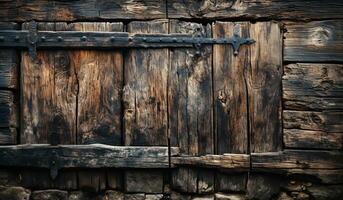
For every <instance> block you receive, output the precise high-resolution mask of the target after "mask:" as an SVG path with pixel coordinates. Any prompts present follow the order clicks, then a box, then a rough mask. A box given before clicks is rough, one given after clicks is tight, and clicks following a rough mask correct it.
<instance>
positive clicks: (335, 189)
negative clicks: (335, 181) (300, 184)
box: [308, 185, 343, 200]
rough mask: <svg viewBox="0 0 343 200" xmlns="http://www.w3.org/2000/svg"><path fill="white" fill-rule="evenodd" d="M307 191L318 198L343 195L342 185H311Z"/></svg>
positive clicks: (331, 197) (337, 197)
mask: <svg viewBox="0 0 343 200" xmlns="http://www.w3.org/2000/svg"><path fill="white" fill-rule="evenodd" d="M308 191H309V193H310V194H311V196H312V197H313V198H315V199H318V200H327V199H340V198H342V196H343V185H330V186H313V187H309V188H308Z"/></svg>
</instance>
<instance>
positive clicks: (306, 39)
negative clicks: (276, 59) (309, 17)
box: [284, 2, 343, 62]
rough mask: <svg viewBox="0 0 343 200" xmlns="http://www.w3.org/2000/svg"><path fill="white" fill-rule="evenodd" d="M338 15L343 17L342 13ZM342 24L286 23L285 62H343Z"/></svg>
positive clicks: (332, 21)
mask: <svg viewBox="0 0 343 200" xmlns="http://www.w3.org/2000/svg"><path fill="white" fill-rule="evenodd" d="M301 4H303V2H301ZM322 9H323V8H322ZM338 13H340V15H341V16H343V15H342V14H341V13H342V11H339V12H338ZM342 24H343V21H341V20H328V21H314V22H308V23H299V22H289V23H286V25H285V29H286V30H287V31H286V33H285V40H284V60H285V61H292V62H295V61H298V62H333V61H337V62H342V61H343V25H342Z"/></svg>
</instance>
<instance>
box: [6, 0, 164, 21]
mask: <svg viewBox="0 0 343 200" xmlns="http://www.w3.org/2000/svg"><path fill="white" fill-rule="evenodd" d="M165 7H166V5H165V1H156V0H144V1H131V0H120V1H117V0H110V1H97V0H86V1H44V0H34V1H21V2H16V1H2V2H1V7H0V13H1V14H0V21H29V20H32V19H34V20H39V21H75V20H99V19H154V18H165V17H166V10H165Z"/></svg>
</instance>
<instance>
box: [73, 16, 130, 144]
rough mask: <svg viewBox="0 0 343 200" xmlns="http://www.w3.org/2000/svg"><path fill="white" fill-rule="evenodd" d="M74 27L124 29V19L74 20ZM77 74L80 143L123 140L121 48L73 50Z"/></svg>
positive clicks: (89, 29) (110, 142) (115, 30)
mask: <svg viewBox="0 0 343 200" xmlns="http://www.w3.org/2000/svg"><path fill="white" fill-rule="evenodd" d="M68 30H71V31H102V32H106V31H112V32H120V31H123V24H122V23H104V22H99V23H93V22H92V23H86V22H83V23H72V24H69V25H68ZM70 57H71V62H72V63H73V65H74V66H75V74H76V78H77V84H76V87H77V88H78V89H77V111H75V112H77V113H76V114H77V118H76V119H77V138H78V140H77V142H78V144H89V143H102V144H110V145H121V144H122V135H121V133H122V130H121V115H122V107H121V99H120V98H121V92H122V86H123V58H122V54H121V52H120V51H119V50H114V51H94V50H79V51H73V52H71V54H70Z"/></svg>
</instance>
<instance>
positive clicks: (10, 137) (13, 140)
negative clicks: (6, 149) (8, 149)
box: [0, 127, 17, 144]
mask: <svg viewBox="0 0 343 200" xmlns="http://www.w3.org/2000/svg"><path fill="white" fill-rule="evenodd" d="M0 144H17V129H16V128H13V127H12V128H11V127H5V128H0Z"/></svg>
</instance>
